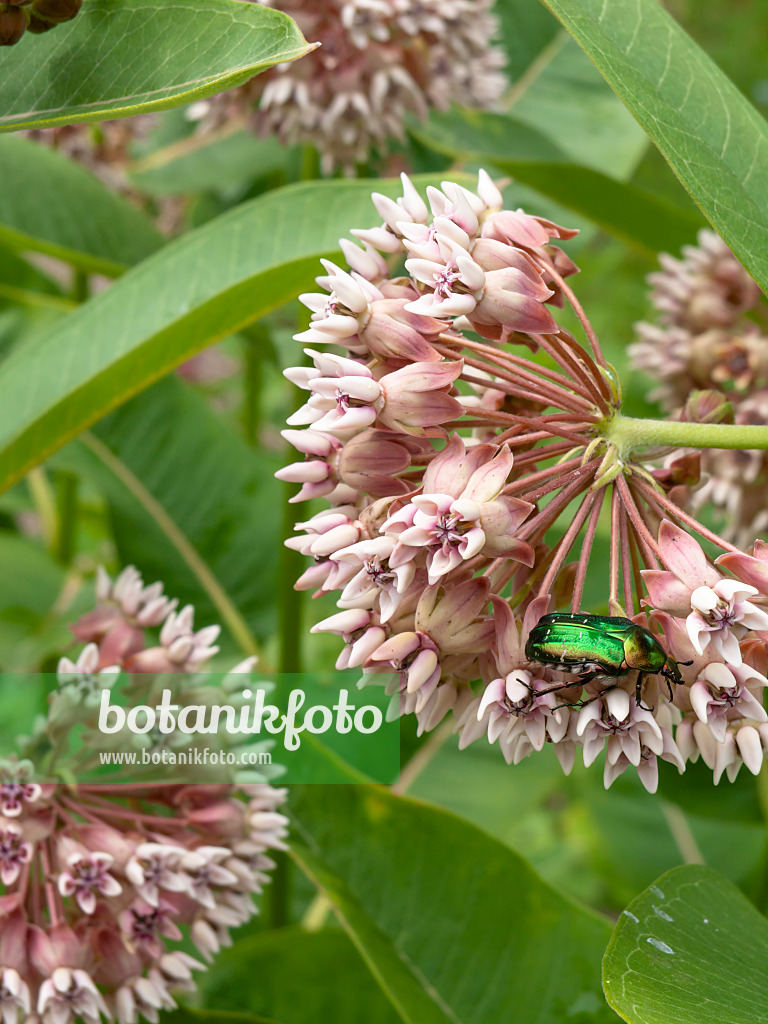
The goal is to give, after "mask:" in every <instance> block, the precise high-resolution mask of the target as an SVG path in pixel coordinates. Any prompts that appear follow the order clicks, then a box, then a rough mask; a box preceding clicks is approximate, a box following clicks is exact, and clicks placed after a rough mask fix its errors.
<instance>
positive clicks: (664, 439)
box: [603, 413, 768, 458]
mask: <svg viewBox="0 0 768 1024" xmlns="http://www.w3.org/2000/svg"><path fill="white" fill-rule="evenodd" d="M603 436H604V437H605V438H606V440H608V441H611V442H612V443H613V444H615V445H616V447H617V448H618V451H619V455H620V456H621V457H622V458H628V457H629V456H630V455H631V453H632V452H633V451H634V449H635V448H644V447H649V446H651V447H653V446H655V445H663V446H665V447H667V446H672V447H674V448H735V449H739V450H754V449H757V448H760V449H768V426H762V425H761V426H753V425H746V426H742V425H741V424H733V423H679V422H677V421H675V420H646V419H635V418H634V417H632V416H622V415H621V413H617V414H616V415H615V416H613V418H612V419H611V420H609V421H608V423H607V424H606V426H605V430H604V433H603Z"/></svg>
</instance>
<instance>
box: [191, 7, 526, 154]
mask: <svg viewBox="0 0 768 1024" xmlns="http://www.w3.org/2000/svg"><path fill="white" fill-rule="evenodd" d="M250 2H253V3H256V2H261V3H264V5H265V6H268V7H274V8H277V9H278V10H281V11H284V12H285V13H286V14H289V15H290V16H291V17H292V18H293V19H294V20H295V21H296V22H297V23H298V25H299V28H300V29H301V30H302V32H303V33H304V35H305V36H306V38H307V39H308V40H310V42H317V43H320V46H319V47H318V49H317V50H315V51H314V52H313V53H311V54H309V55H308V56H307V57H305V58H304V59H303V60H301V61H299V62H298V64H297V65H296V66H291V65H288V64H284V65H279V66H278V67H277V68H274V69H272V70H270V71H268V72H267V73H266V74H263V75H259V76H258V77H257V78H254V79H252V80H251V81H250V82H248V83H247V84H246V85H244V86H242V87H241V88H239V89H236V90H233V91H232V92H228V93H222V94H221V95H220V96H217V97H214V98H213V99H212V100H208V101H203V102H201V103H198V104H195V105H194V107H193V108H192V110H193V114H194V115H195V116H197V117H198V118H200V120H201V129H202V130H211V129H213V128H215V127H217V126H219V125H221V124H222V123H224V122H226V121H231V120H237V119H243V118H244V117H245V118H250V119H251V120H252V123H253V125H254V127H255V128H256V130H257V131H259V132H260V133H263V134H266V133H270V132H276V133H277V134H278V135H279V137H280V138H281V139H282V140H283V141H284V142H288V143H294V142H300V143H304V144H306V143H309V144H310V145H313V146H315V147H316V148H317V149H318V150H319V152H320V155H321V160H322V165H323V170H324V171H325V172H326V173H330V172H331V171H332V170H333V169H334V168H335V167H342V168H344V169H346V170H348V171H352V170H353V169H354V166H355V164H356V163H359V162H361V161H364V160H365V159H366V158H367V156H368V153H369V150H370V149H371V147H372V146H375V147H377V148H378V149H379V150H380V151H383V150H385V149H386V146H387V143H388V141H389V140H390V139H403V138H404V121H405V117H406V115H408V114H415V115H416V116H417V117H419V118H424V117H426V115H427V112H428V111H429V109H430V108H431V107H436V108H438V109H440V110H446V109H447V108H448V107H449V106H450V104H451V103H453V102H458V103H463V104H465V105H469V106H475V107H490V106H492V105H493V104H494V102H495V101H496V100H497V99H498V98H499V96H500V95H501V93H502V91H503V89H504V88H505V86H506V79H505V77H504V75H503V74H502V73H501V70H500V69H501V68H502V67H503V64H504V55H503V52H502V51H501V49H499V48H496V47H493V46H492V45H490V44H491V41H492V39H493V37H494V36H495V35H496V31H497V22H496V19H495V17H494V16H493V15H492V14H491V7H492V0H451V2H450V3H445V2H438V0H418V2H416V0H328V2H323V0H250ZM253 104H258V108H257V109H256V110H252V109H251V108H252V106H253Z"/></svg>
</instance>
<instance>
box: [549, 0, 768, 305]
mask: <svg viewBox="0 0 768 1024" xmlns="http://www.w3.org/2000/svg"><path fill="white" fill-rule="evenodd" d="M545 2H546V4H547V6H548V7H549V8H550V10H552V11H553V12H554V13H555V14H556V15H557V16H558V17H559V18H560V20H561V21H562V22H563V24H564V25H565V27H566V28H567V29H568V30H569V32H571V34H572V35H573V36H574V37H575V38H576V40H577V42H578V43H579V44H580V45H581V46H582V47H583V49H584V50H586V52H587V54H588V55H589V56H590V57H591V58H592V60H593V61H594V62H595V64H596V65H597V67H598V69H599V70H600V71H601V72H602V74H603V75H604V76H605V78H606V79H607V80H608V82H609V83H610V85H611V86H612V87H613V89H614V90H615V91H616V92H617V93H618V95H619V96H620V97H621V99H622V100H623V101H624V103H625V104H626V105H627V107H628V108H629V109H630V110H631V111H632V113H633V114H634V115H635V117H636V118H637V120H638V121H639V122H640V124H641V125H642V126H643V128H645V130H646V131H647V132H648V134H649V135H650V137H651V138H652V139H653V141H654V142H655V143H656V145H657V146H658V147H659V149H660V150H661V152H662V153H663V154H664V156H665V157H666V159H667V161H668V162H669V164H670V166H671V167H672V169H673V170H674V172H675V173H676V174H677V176H678V177H679V178H680V180H681V182H682V183H683V185H684V186H685V187H686V189H687V190H688V191H689V192H690V194H691V195H692V196H693V198H694V200H695V201H696V203H697V204H698V205H699V206H700V207H701V209H702V210H703V212H704V214H705V215H706V216H707V217H708V218H709V220H710V221H711V222H712V224H713V225H714V226H715V227H716V228H717V230H718V231H719V232H720V234H721V235H722V237H723V238H724V239H725V241H726V242H727V243H728V245H730V246H731V248H732V249H733V250H734V252H735V253H736V255H737V256H738V257H739V258H740V259H741V260H742V261H743V262H744V264H745V266H746V267H747V268H748V269H749V270H750V271H751V272H752V274H753V275H754V276H755V278H756V280H757V281H758V282H759V283H760V284H761V286H762V287H763V288H764V289H768V244H766V238H767V237H768V124H766V122H765V120H764V119H763V118H762V117H761V116H760V114H759V113H758V112H757V111H756V110H755V109H754V107H752V106H751V105H750V104H749V103H748V101H747V100H746V99H745V98H744V96H742V94H741V93H740V92H739V91H738V89H736V87H735V86H734V85H733V83H732V82H731V81H730V80H729V79H728V78H727V76H726V75H725V74H723V72H722V71H720V69H719V68H718V67H717V66H716V65H715V64H714V63H713V61H711V60H710V58H709V57H708V56H707V55H706V54H705V53H704V52H703V51H702V50H701V49H700V48H699V47H698V46H697V45H696V43H695V42H694V41H693V40H692V39H691V38H690V37H689V36H688V35H687V34H686V33H685V32H684V31H683V29H682V28H680V26H679V25H677V24H676V22H675V21H674V20H673V19H672V18H671V17H670V15H669V14H667V12H666V11H665V10H664V8H663V6H662V5H661V4H659V3H657V0H611V2H610V3H609V2H607V0H545Z"/></svg>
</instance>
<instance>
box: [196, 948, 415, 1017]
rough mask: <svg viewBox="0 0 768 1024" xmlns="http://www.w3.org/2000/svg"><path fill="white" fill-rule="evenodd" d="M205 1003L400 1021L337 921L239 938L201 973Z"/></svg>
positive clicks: (271, 1013)
mask: <svg viewBox="0 0 768 1024" xmlns="http://www.w3.org/2000/svg"><path fill="white" fill-rule="evenodd" d="M200 987H201V990H202V992H201V994H202V998H203V1005H204V1006H206V1007H216V1008H217V1009H218V1010H230V1011H231V1010H235V1011H239V1012H241V1013H251V1014H252V1013H257V1014H262V1015H263V1016H265V1017H273V1018H275V1019H276V1020H279V1021H281V1022H282V1024H321V1022H324V1021H333V1024H360V1022H361V1021H365V1024H397V1021H398V1020H399V1019H400V1018H399V1017H398V1016H397V1014H396V1013H395V1011H394V1010H393V1009H392V1006H391V1004H390V1003H389V1001H388V1000H387V998H386V997H385V996H384V995H383V993H382V992H381V990H380V989H379V987H378V985H377V984H376V982H375V980H374V978H373V977H372V975H371V973H370V971H369V970H368V968H367V967H366V965H365V963H364V962H363V960H362V959H361V957H360V954H359V953H358V952H357V950H356V949H355V947H354V946H353V945H352V943H351V942H350V940H349V937H348V936H347V935H346V933H345V932H343V931H341V929H329V928H326V929H324V930H323V931H319V932H307V931H303V930H302V929H301V928H282V929H280V931H277V932H265V933H262V934H261V935H254V936H251V937H249V938H247V939H238V938H237V936H236V935H235V943H234V945H233V946H232V947H231V948H230V949H227V950H223V951H222V952H221V954H220V955H219V956H218V957H217V958H216V960H215V962H214V964H213V966H212V967H211V969H210V971H207V972H206V973H205V975H203V976H201V980H200Z"/></svg>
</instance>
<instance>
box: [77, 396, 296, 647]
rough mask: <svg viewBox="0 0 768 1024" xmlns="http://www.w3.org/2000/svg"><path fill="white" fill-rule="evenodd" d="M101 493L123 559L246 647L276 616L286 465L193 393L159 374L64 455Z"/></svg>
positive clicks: (264, 632) (200, 618)
mask: <svg viewBox="0 0 768 1024" xmlns="http://www.w3.org/2000/svg"><path fill="white" fill-rule="evenodd" d="M62 459H67V460H69V461H71V462H73V463H74V465H75V466H77V468H79V469H80V470H84V471H85V472H86V473H87V474H88V476H89V478H90V479H91V480H92V481H93V482H94V483H95V484H96V485H97V486H98V487H99V488H100V489H101V490H102V492H103V493H104V495H105V496H106V498H107V500H108V501H109V505H110V508H111V511H112V521H113V526H114V531H115V539H116V542H117V548H118V553H119V556H120V561H121V563H122V564H123V565H128V564H131V563H132V564H134V565H136V566H137V567H138V568H139V570H140V571H141V572H142V574H143V575H144V577H145V579H147V581H149V582H151V581H152V580H155V579H160V580H162V581H163V582H164V584H165V589H166V592H167V593H169V594H172V595H173V596H174V597H178V598H179V600H180V602H181V603H182V604H186V603H190V604H194V605H195V607H196V610H197V615H198V617H199V621H200V624H205V623H209V622H216V621H219V622H222V624H223V625H224V626H225V627H226V628H228V630H229V632H230V634H231V635H232V637H233V639H234V640H235V641H236V642H237V643H238V644H239V646H240V647H241V648H243V649H244V650H245V651H246V652H248V653H253V651H254V650H255V647H256V642H255V639H254V635H256V636H259V637H260V638H264V637H266V636H267V635H268V633H269V631H270V628H271V627H273V626H274V623H273V621H272V617H273V612H274V604H275V601H274V592H275V587H276V584H277V556H278V551H279V547H280V538H279V534H278V529H279V517H278V516H276V515H275V511H274V510H275V508H276V507H277V505H278V503H279V496H280V487H279V484H278V483H277V481H276V480H275V479H274V478H273V475H272V474H273V473H274V471H275V469H276V468H277V466H278V461H277V460H276V459H274V458H271V457H270V456H269V455H267V454H266V453H265V452H263V451H256V450H255V449H253V448H249V447H248V445H246V444H245V442H243V441H241V440H240V439H239V438H238V437H237V436H236V435H234V434H233V433H232V431H231V430H230V429H229V428H228V427H227V425H226V424H225V423H224V422H223V421H222V420H221V418H220V417H218V416H217V415H216V414H215V413H214V412H212V411H211V410H210V409H209V408H208V405H207V403H206V401H205V399H204V398H202V397H201V396H200V395H199V394H198V393H197V392H196V391H195V390H194V389H192V388H191V387H189V386H188V385H186V384H184V383H183V381H181V380H178V379H177V378H175V377H172V378H169V379H168V380H164V381H161V382H160V383H159V384H156V385H155V386H154V387H152V388H150V389H149V390H148V391H146V392H144V394H142V395H138V396H137V397H136V398H133V399H132V400H131V401H130V402H127V403H126V404H125V405H124V406H123V407H122V408H121V409H118V410H117V411H116V412H113V413H112V414H111V415H109V416H107V417H106V419H104V420H102V421H101V423H99V424H98V425H97V427H96V428H95V430H94V432H93V434H89V435H86V436H85V437H84V438H83V440H82V441H80V442H78V443H77V444H76V445H75V446H73V447H72V448H70V449H67V451H66V452H63V453H62Z"/></svg>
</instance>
